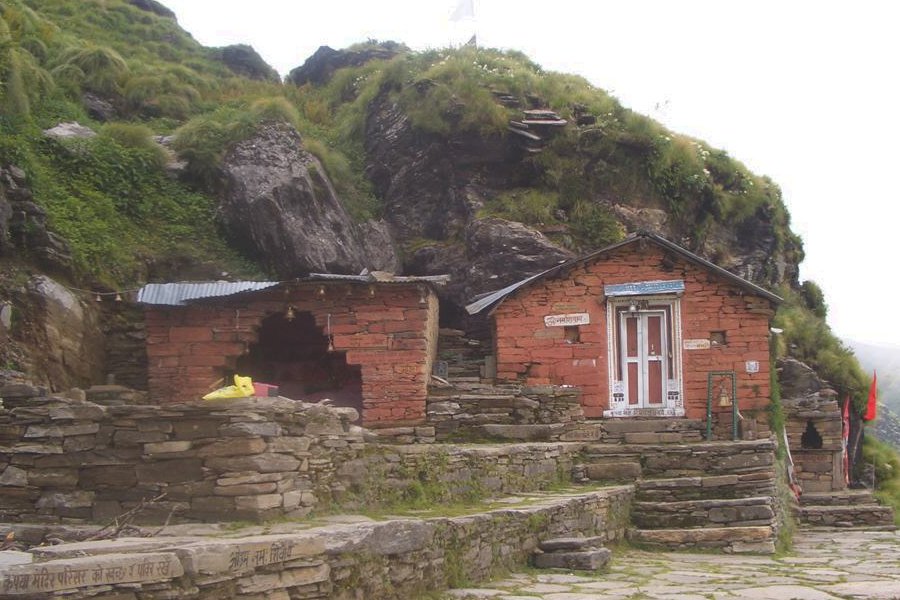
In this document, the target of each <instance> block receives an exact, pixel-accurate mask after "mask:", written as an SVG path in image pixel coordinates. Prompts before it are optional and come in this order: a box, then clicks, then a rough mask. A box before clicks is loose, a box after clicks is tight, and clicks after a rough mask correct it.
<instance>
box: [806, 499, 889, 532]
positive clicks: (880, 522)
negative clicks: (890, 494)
mask: <svg viewBox="0 0 900 600" xmlns="http://www.w3.org/2000/svg"><path fill="white" fill-rule="evenodd" d="M799 516H800V522H801V523H802V524H803V525H808V526H811V527H841V528H845V527H887V528H891V527H894V511H893V509H891V507H890V506H882V505H880V504H848V505H844V506H841V505H828V506H810V505H807V506H801V507H800V509H799Z"/></svg>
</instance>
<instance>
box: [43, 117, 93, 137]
mask: <svg viewBox="0 0 900 600" xmlns="http://www.w3.org/2000/svg"><path fill="white" fill-rule="evenodd" d="M95 135H97V133H96V132H95V131H94V130H93V129H91V128H90V127H86V126H84V125H82V124H81V123H79V122H78V121H72V122H69V123H60V124H58V125H56V126H55V127H51V128H50V129H45V130H44V136H45V137H48V138H53V139H56V140H68V139H82V138H92V137H94V136H95Z"/></svg>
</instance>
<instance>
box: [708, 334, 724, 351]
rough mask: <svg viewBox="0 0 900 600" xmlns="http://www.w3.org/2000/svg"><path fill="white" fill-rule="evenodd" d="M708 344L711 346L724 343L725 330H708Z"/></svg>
mask: <svg viewBox="0 0 900 600" xmlns="http://www.w3.org/2000/svg"><path fill="white" fill-rule="evenodd" d="M709 345H710V346H711V347H713V348H716V347H718V346H724V345H725V332H724V331H710V332H709Z"/></svg>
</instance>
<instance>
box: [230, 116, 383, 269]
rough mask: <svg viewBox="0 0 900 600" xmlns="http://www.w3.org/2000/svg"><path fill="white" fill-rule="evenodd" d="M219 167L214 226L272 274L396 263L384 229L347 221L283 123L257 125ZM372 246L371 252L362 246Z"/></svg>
mask: <svg viewBox="0 0 900 600" xmlns="http://www.w3.org/2000/svg"><path fill="white" fill-rule="evenodd" d="M222 171H223V175H224V191H223V194H222V198H221V202H220V205H219V218H220V220H221V222H222V224H223V225H224V226H225V229H226V230H227V231H228V232H229V233H230V234H231V236H232V237H233V238H234V239H235V240H236V241H237V242H238V243H240V244H241V245H242V246H244V247H245V249H247V250H248V251H250V252H251V253H253V254H255V255H256V256H258V257H259V258H260V260H261V261H262V262H264V263H266V264H267V265H268V266H269V267H270V268H272V269H273V270H274V271H275V272H277V273H278V275H279V276H281V277H296V276H299V275H303V274H306V273H310V272H325V273H346V274H356V273H359V272H360V271H361V270H362V269H365V268H368V269H372V270H392V266H395V265H396V264H397V258H396V254H395V253H394V252H393V243H392V242H390V234H389V233H388V232H387V230H386V229H385V228H383V227H382V226H377V225H372V224H370V225H367V226H363V227H360V226H358V225H357V224H355V223H354V222H353V220H352V219H351V217H350V215H349V214H348V213H347V210H346V209H345V208H344V205H343V204H342V203H341V201H340V199H339V198H338V196H337V194H336V193H335V191H334V187H333V186H332V184H331V181H329V179H328V177H327V175H326V174H325V169H324V167H323V166H322V164H321V163H320V162H319V160H318V159H317V158H316V157H315V156H313V155H312V154H310V153H309V152H307V151H306V150H305V149H304V148H303V142H302V139H301V138H300V134H299V133H297V131H296V130H295V129H294V128H293V127H291V126H290V125H287V124H286V123H280V122H270V123H266V124H264V125H263V126H261V127H260V128H259V130H258V131H257V132H256V133H255V134H254V135H253V136H252V137H250V138H249V139H247V140H244V141H242V142H240V143H238V144H237V145H235V146H234V147H233V148H232V149H231V150H230V151H229V152H228V154H227V155H226V156H225V160H224V161H223V166H222ZM373 236H374V237H373ZM369 238H372V239H373V242H372V243H367V242H366V240H367V239H369ZM373 245H377V246H378V247H379V252H378V254H377V255H369V254H368V252H367V249H369V250H370V249H371V248H372V246H373Z"/></svg>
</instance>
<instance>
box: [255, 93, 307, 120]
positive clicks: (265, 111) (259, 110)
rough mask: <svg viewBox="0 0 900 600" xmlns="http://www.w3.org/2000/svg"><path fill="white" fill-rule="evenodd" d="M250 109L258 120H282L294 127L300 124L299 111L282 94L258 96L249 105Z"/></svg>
mask: <svg viewBox="0 0 900 600" xmlns="http://www.w3.org/2000/svg"><path fill="white" fill-rule="evenodd" d="M250 110H251V111H252V112H253V114H254V116H255V117H256V119H258V120H259V121H284V122H285V123H289V124H291V125H293V126H294V127H299V124H300V113H299V112H298V111H297V108H296V107H295V106H294V105H293V104H291V103H290V101H289V100H288V99H287V98H285V97H284V96H272V97H270V98H260V99H259V100H256V101H254V102H253V104H251V105H250Z"/></svg>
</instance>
